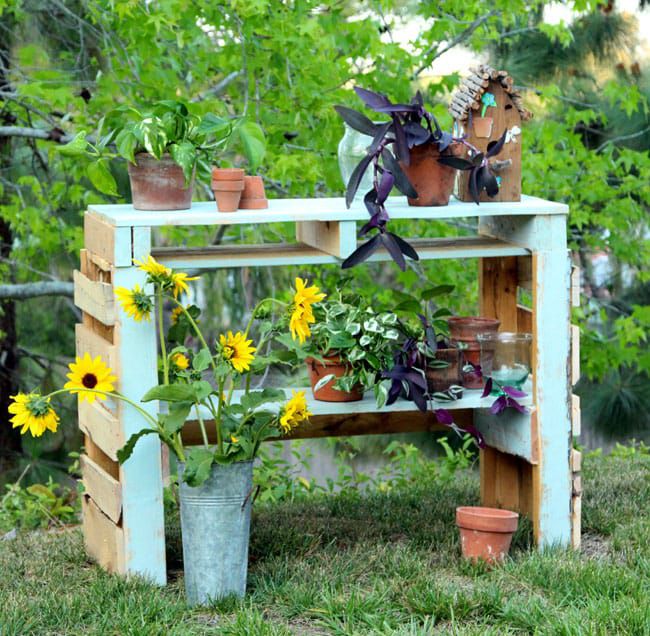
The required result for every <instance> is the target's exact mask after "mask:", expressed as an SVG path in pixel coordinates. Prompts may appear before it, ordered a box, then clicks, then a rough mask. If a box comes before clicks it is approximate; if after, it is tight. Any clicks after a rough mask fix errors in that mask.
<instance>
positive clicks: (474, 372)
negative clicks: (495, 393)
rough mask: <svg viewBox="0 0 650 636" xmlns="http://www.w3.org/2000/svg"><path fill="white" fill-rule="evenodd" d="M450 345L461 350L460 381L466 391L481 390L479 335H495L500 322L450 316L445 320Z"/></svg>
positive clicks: (472, 317)
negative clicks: (447, 326)
mask: <svg viewBox="0 0 650 636" xmlns="http://www.w3.org/2000/svg"><path fill="white" fill-rule="evenodd" d="M447 323H448V324H449V334H450V338H451V342H452V344H454V345H456V346H457V347H459V348H460V349H461V350H462V376H461V377H462V380H463V386H464V387H465V388H467V389H482V388H483V376H482V374H481V373H480V368H481V367H480V365H481V344H480V342H479V340H478V338H477V336H478V334H480V333H496V332H497V331H498V329H499V325H500V324H501V323H500V321H498V320H496V319H494V318H484V317H482V316H452V317H450V318H448V319H447Z"/></svg>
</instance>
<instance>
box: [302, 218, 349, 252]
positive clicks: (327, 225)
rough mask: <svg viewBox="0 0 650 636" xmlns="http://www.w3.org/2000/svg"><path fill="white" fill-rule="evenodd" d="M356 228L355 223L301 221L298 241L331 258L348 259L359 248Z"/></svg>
mask: <svg viewBox="0 0 650 636" xmlns="http://www.w3.org/2000/svg"><path fill="white" fill-rule="evenodd" d="M356 226H357V224H356V222H354V221H299V222H298V223H296V240H297V241H298V242H300V243H304V244H306V245H309V246H311V247H315V248H316V249H318V250H320V251H321V252H325V253H326V254H330V255H331V256H336V257H338V258H347V257H348V256H350V254H352V252H353V251H354V250H355V248H356V246H357V228H356Z"/></svg>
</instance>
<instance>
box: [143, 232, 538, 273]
mask: <svg viewBox="0 0 650 636" xmlns="http://www.w3.org/2000/svg"><path fill="white" fill-rule="evenodd" d="M408 240H409V243H411V244H412V245H413V247H414V248H415V249H416V251H417V253H418V254H419V256H420V259H421V260H433V259H441V258H481V257H483V258H489V257H495V256H526V255H527V254H529V253H530V252H529V251H528V250H527V249H525V248H523V247H519V246H517V245H513V244H511V243H506V242H505V241H500V240H498V239H494V238H490V237H485V236H462V237H457V238H434V239H408ZM151 253H152V254H153V256H154V257H155V258H156V259H157V260H158V261H160V262H161V263H163V264H164V265H167V266H168V267H174V268H177V269H189V270H198V269H219V268H229V267H242V266H246V267H270V266H276V265H310V264H311V265H320V264H328V263H340V262H341V259H339V258H337V257H336V256H332V255H330V254H327V253H325V252H323V251H321V250H319V249H317V248H315V247H310V246H308V245H304V244H302V243H268V244H260V245H215V246H212V247H183V248H178V247H156V248H153V249H152V250H151ZM368 260H370V261H388V260H391V257H390V255H389V254H388V253H387V252H386V251H385V250H380V251H379V252H377V253H375V254H373V255H372V256H371V257H370V258H369V259H368Z"/></svg>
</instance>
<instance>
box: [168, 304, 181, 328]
mask: <svg viewBox="0 0 650 636" xmlns="http://www.w3.org/2000/svg"><path fill="white" fill-rule="evenodd" d="M182 313H183V308H182V307H180V306H179V307H174V309H172V313H171V316H170V317H169V319H170V320H171V323H172V325H175V324H176V323H177V322H178V319H179V318H180V317H181V314H182Z"/></svg>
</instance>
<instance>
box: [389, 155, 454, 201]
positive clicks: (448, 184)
mask: <svg viewBox="0 0 650 636" xmlns="http://www.w3.org/2000/svg"><path fill="white" fill-rule="evenodd" d="M462 151H463V146H462V145H461V144H452V145H451V146H449V148H448V149H447V150H446V151H445V152H444V153H443V154H444V155H453V156H459V155H460V154H461V153H462ZM409 155H410V165H408V166H407V165H406V164H405V163H403V162H400V166H401V168H402V170H403V171H404V174H405V175H406V176H407V177H408V180H409V181H410V182H411V185H413V187H414V188H415V190H416V192H417V193H418V198H417V199H411V198H410V197H409V199H408V202H409V205H412V206H428V205H448V203H449V197H450V196H451V193H452V191H453V189H454V181H455V179H456V169H455V168H451V167H449V166H445V165H443V164H441V163H438V158H439V157H440V156H441V154H440V152H439V150H438V146H437V145H436V144H434V143H429V144H423V145H421V146H414V147H413V148H411V150H410V151H409Z"/></svg>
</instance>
